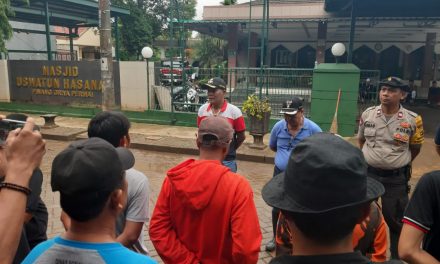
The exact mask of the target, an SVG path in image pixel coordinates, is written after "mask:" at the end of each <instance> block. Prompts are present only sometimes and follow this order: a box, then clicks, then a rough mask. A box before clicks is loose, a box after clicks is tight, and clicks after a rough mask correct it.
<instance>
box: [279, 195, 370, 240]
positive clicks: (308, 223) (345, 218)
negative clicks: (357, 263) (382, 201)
mask: <svg viewBox="0 0 440 264" xmlns="http://www.w3.org/2000/svg"><path fill="white" fill-rule="evenodd" d="M369 207H370V203H366V204H361V205H356V206H351V207H345V208H340V209H336V210H332V211H329V212H326V213H319V214H314V213H309V214H304V213H293V212H288V211H284V210H282V211H283V214H284V215H285V216H286V218H287V219H288V220H289V221H292V222H294V223H295V226H296V227H297V228H298V229H299V230H300V231H301V232H302V234H303V235H304V236H305V237H307V238H309V239H311V240H313V241H315V242H316V243H319V244H323V245H326V244H330V243H334V242H337V241H340V240H342V239H344V238H345V237H347V236H348V235H349V234H350V233H351V232H353V229H354V227H355V226H356V224H358V223H359V220H360V219H361V218H362V216H363V214H364V212H365V210H368V209H367V208H369Z"/></svg>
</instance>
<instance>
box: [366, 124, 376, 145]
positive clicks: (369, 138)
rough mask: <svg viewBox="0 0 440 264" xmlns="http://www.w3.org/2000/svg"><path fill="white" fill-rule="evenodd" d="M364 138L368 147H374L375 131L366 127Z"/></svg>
mask: <svg viewBox="0 0 440 264" xmlns="http://www.w3.org/2000/svg"><path fill="white" fill-rule="evenodd" d="M364 136H365V141H366V144H367V145H368V146H369V147H374V144H375V143H376V137H375V136H376V129H375V128H372V127H366V128H365V130H364Z"/></svg>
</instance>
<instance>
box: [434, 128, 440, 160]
mask: <svg viewBox="0 0 440 264" xmlns="http://www.w3.org/2000/svg"><path fill="white" fill-rule="evenodd" d="M434 143H435V149H436V150H437V153H438V155H440V126H438V127H437V132H436V133H435V139H434Z"/></svg>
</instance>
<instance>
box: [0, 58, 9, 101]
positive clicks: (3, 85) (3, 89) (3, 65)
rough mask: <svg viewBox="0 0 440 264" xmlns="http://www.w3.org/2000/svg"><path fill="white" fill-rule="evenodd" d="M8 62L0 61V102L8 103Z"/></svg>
mask: <svg viewBox="0 0 440 264" xmlns="http://www.w3.org/2000/svg"><path fill="white" fill-rule="evenodd" d="M10 101H11V97H10V95H9V76H8V61H7V60H0V102H10Z"/></svg>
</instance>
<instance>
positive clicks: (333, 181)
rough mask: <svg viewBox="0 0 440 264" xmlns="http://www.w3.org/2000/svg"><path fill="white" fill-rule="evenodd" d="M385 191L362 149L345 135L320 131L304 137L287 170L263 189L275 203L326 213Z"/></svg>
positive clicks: (295, 209) (287, 208)
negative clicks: (369, 172)
mask: <svg viewBox="0 0 440 264" xmlns="http://www.w3.org/2000/svg"><path fill="white" fill-rule="evenodd" d="M384 192H385V189H384V187H383V185H382V184H381V183H379V182H378V181H376V180H374V179H372V178H370V177H367V163H366V162H365V159H364V156H363V154H362V152H361V151H360V150H359V149H358V148H356V147H354V146H353V145H351V144H350V143H348V142H347V141H345V140H344V139H342V138H340V137H338V136H335V135H332V134H329V133H318V134H315V135H313V136H310V137H308V138H306V139H304V140H303V141H301V142H300V143H299V144H298V145H297V146H296V148H295V150H294V151H293V152H292V154H291V155H290V158H289V162H288V164H287V168H286V171H284V172H283V173H281V174H278V175H277V176H275V177H273V178H272V179H271V180H270V181H269V182H268V183H267V184H266V185H265V186H264V187H263V191H262V195H263V200H264V201H265V202H266V203H267V204H269V205H270V206H272V207H275V208H279V209H282V210H285V211H289V212H296V213H325V212H329V211H333V210H336V209H340V208H345V207H349V206H354V205H358V204H362V203H366V202H369V201H373V200H375V199H376V198H378V197H379V196H381V195H382V194H383V193H384Z"/></svg>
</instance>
